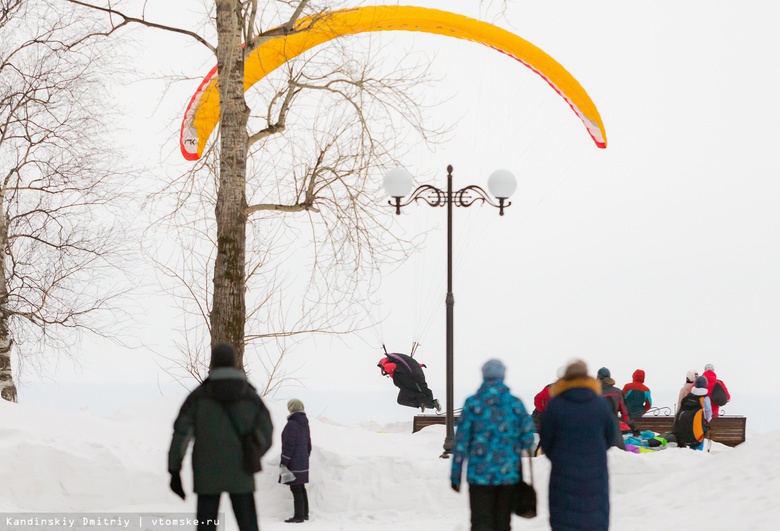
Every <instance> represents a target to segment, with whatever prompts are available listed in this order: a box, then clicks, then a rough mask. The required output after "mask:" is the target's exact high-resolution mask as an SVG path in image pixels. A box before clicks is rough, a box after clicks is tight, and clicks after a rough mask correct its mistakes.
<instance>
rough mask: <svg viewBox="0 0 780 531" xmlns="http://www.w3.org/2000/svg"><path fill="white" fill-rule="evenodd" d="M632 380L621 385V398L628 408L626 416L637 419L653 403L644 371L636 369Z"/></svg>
mask: <svg viewBox="0 0 780 531" xmlns="http://www.w3.org/2000/svg"><path fill="white" fill-rule="evenodd" d="M632 378H633V381H632V382H631V383H627V384H626V385H624V386H623V400H624V401H625V403H626V407H627V408H628V416H629V417H631V418H632V419H638V418H640V417H641V416H642V415H644V414H645V413H647V410H648V409H650V407H651V406H652V405H653V399H652V397H651V396H650V389H649V388H648V387H647V386H646V385H645V371H643V370H642V369H637V370H635V371H634V374H633V375H632Z"/></svg>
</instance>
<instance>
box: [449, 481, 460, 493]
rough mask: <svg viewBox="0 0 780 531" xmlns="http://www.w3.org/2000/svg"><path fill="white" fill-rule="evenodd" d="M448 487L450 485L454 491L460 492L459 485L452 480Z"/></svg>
mask: <svg viewBox="0 0 780 531" xmlns="http://www.w3.org/2000/svg"><path fill="white" fill-rule="evenodd" d="M450 487H452V490H454V491H455V492H460V485H458V484H457V483H455V482H454V481H453V482H451V483H450Z"/></svg>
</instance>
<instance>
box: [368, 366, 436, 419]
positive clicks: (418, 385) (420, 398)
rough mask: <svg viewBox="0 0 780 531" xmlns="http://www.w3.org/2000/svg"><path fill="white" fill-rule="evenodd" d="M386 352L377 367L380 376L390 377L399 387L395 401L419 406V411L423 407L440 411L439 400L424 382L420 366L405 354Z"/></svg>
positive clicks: (423, 408) (409, 405)
mask: <svg viewBox="0 0 780 531" xmlns="http://www.w3.org/2000/svg"><path fill="white" fill-rule="evenodd" d="M386 354H387V355H386V356H385V357H384V358H382V359H381V360H379V363H377V367H379V368H380V369H382V376H387V377H389V378H392V379H393V384H395V386H396V387H397V388H398V389H399V391H398V400H397V402H398V403H399V404H401V405H402V406H408V407H414V408H417V407H419V408H420V410H421V411H425V408H429V409H435V410H436V411H437V412H438V411H440V410H441V405H440V404H439V401H438V400H437V399H434V398H433V391H431V390H430V389H428V384H426V383H425V374H424V373H423V370H422V366H421V365H420V364H419V363H417V362H416V361H415V360H414V358H412V357H411V356H407V355H406V354H396V353H386Z"/></svg>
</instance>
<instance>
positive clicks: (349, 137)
mask: <svg viewBox="0 0 780 531" xmlns="http://www.w3.org/2000/svg"><path fill="white" fill-rule="evenodd" d="M71 1H72V2H73V3H78V4H81V5H85V3H84V2H81V1H79V0H71ZM213 6H214V9H213V11H211V12H209V16H211V17H213V22H214V24H215V28H216V31H215V34H216V40H217V43H216V45H214V44H211V43H209V42H208V41H207V39H206V38H205V36H203V35H200V34H198V33H196V32H194V31H191V30H189V29H187V28H180V27H172V26H165V24H161V23H159V22H158V21H155V20H152V19H151V17H147V16H146V12H150V11H151V9H147V10H146V12H144V13H138V14H132V13H128V12H124V11H121V10H119V9H114V8H112V7H110V6H108V5H103V6H98V5H96V4H92V6H91V7H92V8H95V9H98V10H101V11H103V12H106V13H108V14H110V16H111V21H112V26H111V27H110V30H109V32H114V31H117V30H119V29H120V28H122V27H124V26H126V25H128V24H142V25H146V26H149V27H153V28H160V29H168V30H170V31H174V32H177V33H180V34H182V35H187V36H189V37H190V38H192V39H195V40H197V41H198V42H200V43H201V44H203V45H204V47H205V48H206V49H208V50H209V51H211V52H212V53H214V55H215V57H216V62H217V68H218V75H219V83H218V88H219V97H220V102H221V109H220V123H219V128H218V135H215V137H216V138H215V140H214V141H212V143H211V144H210V146H209V148H208V149H207V152H206V154H205V156H204V157H203V158H202V159H201V161H199V162H198V164H197V166H196V167H195V168H194V169H193V171H191V172H188V173H187V174H185V175H182V176H181V178H180V179H178V180H177V181H176V182H174V183H171V184H170V185H169V186H168V187H167V188H166V190H167V191H170V192H172V193H173V194H174V195H175V196H176V198H177V202H176V204H175V206H174V207H173V208H172V212H173V213H172V214H171V215H170V216H166V217H165V221H167V222H170V223H171V225H170V226H171V227H178V229H179V230H181V229H182V228H186V229H189V230H191V233H190V234H191V235H197V237H199V238H200V239H201V241H205V242H206V248H205V249H204V248H200V249H199V250H195V249H194V247H197V245H195V246H193V244H192V240H191V237H181V240H180V242H181V244H182V250H183V251H182V254H181V256H180V257H179V259H178V261H177V263H176V264H174V265H171V263H170V262H165V260H162V259H159V256H155V252H154V250H151V251H150V255H151V256H153V257H155V259H157V260H158V261H159V263H160V265H161V267H163V268H165V269H166V272H167V273H168V274H169V275H170V276H171V277H173V278H175V279H177V280H178V281H179V282H180V283H181V285H182V286H183V292H184V295H183V297H184V298H190V299H191V300H192V301H195V303H194V307H193V306H190V307H189V308H190V311H192V312H193V313H192V315H193V316H194V317H195V319H196V320H197V319H201V320H202V323H203V326H205V327H207V328H208V337H209V340H210V342H211V344H214V343H216V342H220V341H227V342H229V343H232V344H234V345H236V347H237V350H238V352H239V360H238V364H239V366H242V367H243V366H244V362H243V355H244V348H245V347H246V346H247V345H249V344H251V343H253V342H265V343H266V344H269V343H268V342H270V344H271V345H273V347H272V350H274V349H275V350H277V351H282V352H283V351H284V349H285V347H286V345H287V343H286V341H287V340H288V339H290V338H294V337H297V336H300V335H306V334H312V333H340V332H341V333H346V332H348V331H351V330H354V329H355V327H356V326H359V324H358V321H357V320H356V317H357V316H356V315H355V312H354V305H352V304H351V303H353V302H355V301H357V302H359V301H360V300H361V298H362V297H364V296H365V292H364V291H361V290H365V289H370V285H371V282H372V279H373V275H374V273H375V272H376V268H377V266H378V264H379V263H380V262H381V261H382V260H384V259H386V258H388V257H390V256H397V255H394V252H396V251H399V252H401V253H403V252H404V251H403V249H402V248H401V247H398V246H397V245H395V243H398V242H392V241H390V242H389V243H388V240H387V239H386V237H387V236H388V235H389V231H388V230H387V229H388V224H389V223H390V221H389V220H390V216H389V215H383V213H382V212H381V210H382V209H381V195H379V193H378V192H379V188H380V186H381V183H380V179H378V178H377V175H381V171H382V168H383V167H385V166H387V165H388V164H391V163H392V162H393V160H394V158H395V157H396V156H398V155H399V151H398V149H399V148H400V146H401V145H403V143H404V140H405V138H406V136H407V135H408V134H409V132H413V133H414V134H416V135H418V141H419V138H422V140H423V141H427V140H429V139H430V138H431V137H432V136H434V131H432V130H430V129H426V127H424V125H423V113H422V111H421V109H420V107H419V106H418V105H417V103H416V102H415V90H416V89H417V88H419V86H420V84H421V83H424V82H425V81H426V70H425V66H426V65H425V64H422V65H411V66H401V65H399V66H398V67H397V68H384V69H382V68H380V67H379V65H377V64H376V57H375V53H374V52H375V51H378V50H371V49H370V45H365V46H363V47H362V48H366V46H368V48H369V49H367V50H362V51H361V50H359V49H352V48H351V47H350V45H349V44H339V43H330V44H328V45H327V46H325V47H322V48H321V49H318V50H315V51H314V52H312V53H309V54H305V55H304V56H301V57H300V58H299V59H297V60H294V61H291V62H289V63H287V64H286V66H285V67H284V68H282V69H280V70H279V71H277V72H275V73H274V75H272V76H269V77H268V79H267V80H264V82H263V88H262V89H259V90H257V91H254V90H253V93H254V94H253V95H252V97H251V100H250V101H247V96H246V95H245V93H244V86H243V78H244V64H245V58H246V57H247V56H248V55H249V54H250V53H251V52H252V51H253V50H255V49H256V48H257V46H259V45H260V44H261V43H263V42H264V41H266V40H267V39H270V38H272V37H277V36H279V35H284V34H287V33H289V32H291V31H306V28H296V27H295V23H296V21H298V20H299V19H300V18H301V17H302V16H309V15H317V14H322V13H323V12H324V11H325V10H326V7H332V6H325V5H317V6H315V5H314V4H313V3H310V2H309V1H308V0H296V1H273V0H269V1H266V2H259V1H258V0H216V1H215V2H214V5H213ZM146 7H147V8H148V7H149V6H148V5H146ZM388 72H391V74H390V75H388ZM193 220H195V221H193ZM199 221H200V222H199ZM192 237H194V236H192ZM302 241H307V242H308V250H309V251H310V257H309V258H306V259H304V260H305V261H306V264H305V267H303V266H302V267H301V268H296V273H297V274H298V275H299V276H297V277H296V278H300V275H301V274H302V275H303V280H302V281H298V282H297V283H296V282H293V283H292V284H296V285H295V286H290V283H287V284H285V282H284V280H283V277H285V273H284V270H285V269H286V268H290V264H291V263H292V262H291V261H290V260H291V258H290V256H291V255H290V254H289V253H287V254H285V252H284V248H285V247H286V248H289V247H291V246H293V247H294V246H295V245H296V244H298V243H300V242H302ZM280 249H281V250H280ZM293 254H294V253H293ZM290 269H292V268H290ZM301 269H302V271H301ZM207 276H210V277H211V280H212V282H211V286H210V287H204V280H205V278H206V277H207ZM301 284H303V286H304V287H303V288H302V287H301ZM285 286H287V287H285ZM247 297H249V304H247ZM291 298H294V299H295V300H296V302H295V303H294V304H293V305H291V304H290V299H291ZM285 304H286V307H285V308H286V309H285V308H283V307H282V306H284V305H285ZM292 306H297V308H296V309H295V310H293V309H291V308H292ZM247 308H249V310H247ZM350 312H352V313H350ZM247 327H249V328H247ZM187 330H188V331H193V330H195V328H191V327H188V328H187ZM190 341H193V342H194V344H189V342H190ZM186 342H187V345H186V346H185V349H186V350H190V351H191V352H194V353H195V356H197V352H203V351H206V350H207V349H205V348H203V347H204V346H203V345H201V344H199V343H197V339H195V340H193V339H192V338H187V339H186ZM203 361H204V360H202V359H199V360H196V361H195V362H194V363H190V364H189V365H188V371H189V372H191V373H199V369H198V366H201V367H202V366H203ZM278 368H279V363H278V359H276V360H274V359H271V360H268V365H267V366H266V370H267V371H269V372H271V373H273V372H275V371H277V370H278Z"/></svg>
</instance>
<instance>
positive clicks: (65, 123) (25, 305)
mask: <svg viewBox="0 0 780 531" xmlns="http://www.w3.org/2000/svg"><path fill="white" fill-rule="evenodd" d="M84 22H85V21H84V19H83V18H80V17H77V16H76V15H75V14H74V12H73V9H71V8H70V6H68V4H67V3H65V2H58V3H51V2H44V1H38V0H0V178H2V181H0V211H1V212H2V216H0V249H1V250H2V259H1V260H0V395H2V398H3V399H5V400H9V401H16V400H17V391H16V385H15V380H14V376H13V373H12V367H11V359H12V358H11V353H12V350H13V351H15V352H16V354H17V355H18V358H19V360H20V361H23V360H25V359H26V358H27V357H28V356H32V355H34V354H38V355H43V354H44V353H45V352H46V350H47V349H50V348H53V347H56V348H58V349H62V347H64V346H71V345H75V344H78V339H79V338H80V336H81V334H82V333H83V332H93V333H98V334H101V333H103V332H102V331H101V330H105V329H102V328H101V326H102V324H101V320H100V313H101V311H102V310H108V309H109V308H110V305H109V302H110V301H111V300H112V299H113V298H114V297H115V296H116V295H118V292H117V291H115V290H111V289H104V288H105V283H104V282H103V279H104V278H105V275H106V274H107V271H108V270H109V269H111V267H112V266H111V262H110V256H111V253H112V252H113V250H114V249H116V248H117V247H116V244H117V241H118V239H119V238H121V236H120V234H119V232H118V225H119V224H117V225H114V224H113V219H114V215H113V214H115V213H112V212H111V211H110V204H111V203H110V198H111V197H112V196H113V195H114V193H115V191H112V190H111V189H110V187H109V186H108V185H109V179H110V178H111V177H112V176H113V175H114V173H113V169H112V165H111V162H110V159H107V157H108V156H109V154H110V152H111V150H110V149H109V148H108V147H107V146H106V145H105V144H104V142H102V140H101V138H102V137H104V136H105V130H106V126H105V124H104V123H103V122H102V120H101V117H100V116H99V115H97V114H96V112H97V110H98V109H99V107H97V106H96V102H97V101H99V100H100V97H101V91H102V82H101V72H99V71H98V70H97V69H96V66H97V63H96V57H97V56H96V54H97V51H96V50H95V49H94V48H90V47H89V46H83V45H82V43H81V38H82V37H83V36H84V34H85V33H84V32H85V31H87V28H86V26H85V25H84Z"/></svg>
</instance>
